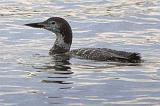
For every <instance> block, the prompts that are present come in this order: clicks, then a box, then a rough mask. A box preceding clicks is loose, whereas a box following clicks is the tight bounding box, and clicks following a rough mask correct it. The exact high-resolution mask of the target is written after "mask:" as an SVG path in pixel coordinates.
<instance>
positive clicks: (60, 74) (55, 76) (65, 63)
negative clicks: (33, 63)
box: [34, 54, 73, 89]
mask: <svg viewBox="0 0 160 106" xmlns="http://www.w3.org/2000/svg"><path fill="white" fill-rule="evenodd" d="M69 59H70V56H69V55H64V54H63V55H62V54H61V55H54V56H52V57H51V61H49V62H48V63H45V64H43V65H42V66H40V67H34V69H38V70H39V71H43V72H44V71H45V72H48V77H47V78H45V79H43V80H41V82H42V83H54V84H63V85H66V84H72V82H70V81H67V80H68V79H69V78H70V74H73V72H72V71H71V67H70V62H69ZM68 88H70V87H68V86H67V87H64V88H63V89H68ZM60 89H61V88H60Z"/></svg>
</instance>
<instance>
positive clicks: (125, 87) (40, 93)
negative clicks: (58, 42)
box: [0, 0, 160, 106]
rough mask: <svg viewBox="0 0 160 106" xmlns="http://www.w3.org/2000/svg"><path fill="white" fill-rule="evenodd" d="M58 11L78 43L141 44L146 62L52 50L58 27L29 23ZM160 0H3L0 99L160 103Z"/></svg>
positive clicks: (27, 105)
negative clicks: (61, 55)
mask: <svg viewBox="0 0 160 106" xmlns="http://www.w3.org/2000/svg"><path fill="white" fill-rule="evenodd" d="M52 16H59V17H63V18H65V19H66V20H67V21H68V22H69V23H70V25H71V26H72V29H73V34H74V38H73V44H72V49H75V48H83V47H100V48H102V47H104V48H112V49H116V50H125V51H130V52H139V53H141V56H142V57H143V59H144V62H143V63H141V64H134V65H130V64H122V63H109V62H98V61H91V60H81V59H76V58H72V59H70V60H69V61H65V62H60V61H56V60H55V58H53V57H52V56H49V55H48V51H49V49H50V48H51V47H52V45H53V43H54V40H55V35H54V34H52V33H51V32H49V31H46V30H42V29H34V28H30V27H27V26H24V24H26V23H31V22H39V21H44V20H45V19H47V18H49V17H52ZM159 105H160V0H88V1H87V0H86V1H85V0H77V1H75V0H64V1H62V0H59V1H58V0H1V1H0V106H159Z"/></svg>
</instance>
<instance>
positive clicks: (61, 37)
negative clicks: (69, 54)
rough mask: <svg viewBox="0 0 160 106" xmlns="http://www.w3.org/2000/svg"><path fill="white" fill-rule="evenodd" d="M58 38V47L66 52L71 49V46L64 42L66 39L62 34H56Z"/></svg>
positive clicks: (56, 42)
mask: <svg viewBox="0 0 160 106" xmlns="http://www.w3.org/2000/svg"><path fill="white" fill-rule="evenodd" d="M56 37H57V38H56V41H55V45H57V46H59V47H61V48H64V49H66V50H69V49H70V46H71V45H70V44H68V43H65V42H64V37H63V36H62V35H61V34H56Z"/></svg>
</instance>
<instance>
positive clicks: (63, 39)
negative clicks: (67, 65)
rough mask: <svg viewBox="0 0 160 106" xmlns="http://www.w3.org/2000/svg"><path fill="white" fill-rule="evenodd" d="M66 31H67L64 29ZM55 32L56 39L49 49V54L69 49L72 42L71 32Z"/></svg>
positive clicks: (64, 51)
mask: <svg viewBox="0 0 160 106" xmlns="http://www.w3.org/2000/svg"><path fill="white" fill-rule="evenodd" d="M65 32H67V31H65ZM65 32H57V33H55V34H56V40H55V42H54V45H53V47H52V48H51V49H50V52H49V54H51V55H53V54H61V53H66V52H69V51H70V47H71V44H72V32H68V33H65Z"/></svg>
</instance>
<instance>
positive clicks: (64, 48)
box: [25, 17, 72, 54]
mask: <svg viewBox="0 0 160 106" xmlns="http://www.w3.org/2000/svg"><path fill="white" fill-rule="evenodd" d="M25 25H26V26H30V27H34V28H43V29H46V30H49V31H52V32H53V33H55V34H56V37H57V38H56V41H55V43H54V46H53V47H52V49H51V50H50V54H57V53H65V52H68V51H69V50H70V46H71V44H72V30H71V27H70V25H69V23H68V22H67V21H66V20H65V19H63V18H60V17H51V18H49V19H47V20H46V21H43V22H38V23H29V24H25Z"/></svg>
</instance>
